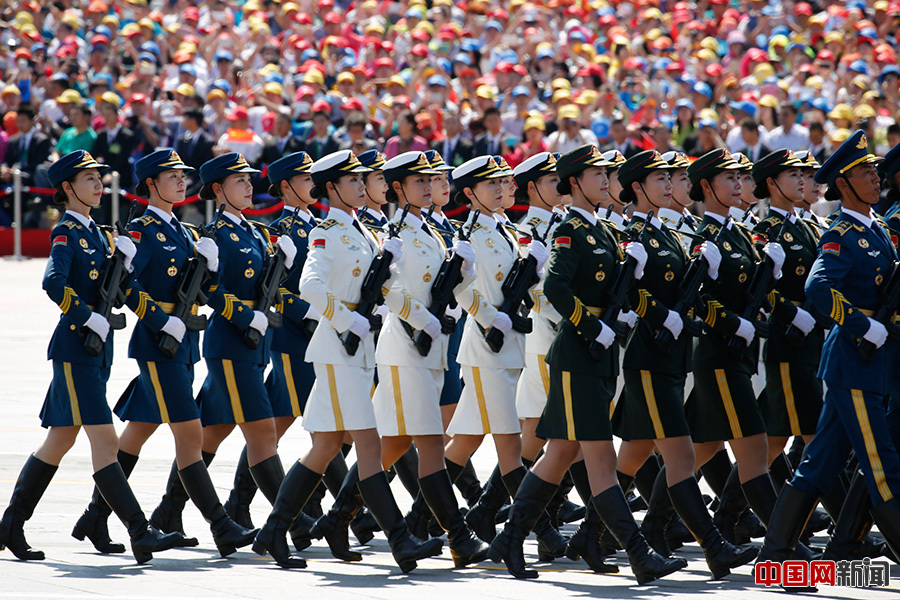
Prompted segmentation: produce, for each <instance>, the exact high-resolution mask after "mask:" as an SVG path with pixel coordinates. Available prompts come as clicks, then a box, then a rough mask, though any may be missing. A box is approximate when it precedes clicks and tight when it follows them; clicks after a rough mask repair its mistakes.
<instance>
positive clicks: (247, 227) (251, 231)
mask: <svg viewBox="0 0 900 600" xmlns="http://www.w3.org/2000/svg"><path fill="white" fill-rule="evenodd" d="M241 227H243V228H244V231H246V232H247V233H249V234H250V235H253V230H252V229H250V223H248V222H247V221H244V220H241Z"/></svg>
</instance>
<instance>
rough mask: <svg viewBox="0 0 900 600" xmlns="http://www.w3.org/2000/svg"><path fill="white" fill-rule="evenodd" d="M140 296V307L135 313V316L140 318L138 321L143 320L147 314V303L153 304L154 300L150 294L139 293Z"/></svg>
mask: <svg viewBox="0 0 900 600" xmlns="http://www.w3.org/2000/svg"><path fill="white" fill-rule="evenodd" d="M139 294H140V297H139V299H138V307H137V310H135V311H134V314H136V315H137V316H138V319H143V318H144V315H145V314H147V303H148V302H152V301H153V298H151V297H150V294H148V293H147V292H139Z"/></svg>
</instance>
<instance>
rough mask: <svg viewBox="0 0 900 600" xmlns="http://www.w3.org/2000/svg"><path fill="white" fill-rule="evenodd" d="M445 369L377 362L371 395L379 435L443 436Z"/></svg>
mask: <svg viewBox="0 0 900 600" xmlns="http://www.w3.org/2000/svg"><path fill="white" fill-rule="evenodd" d="M443 387H444V371H443V369H425V368H422V367H397V366H394V365H378V386H377V387H376V388H375V394H374V395H373V396H372V403H373V404H374V405H375V421H376V422H377V423H378V435H381V436H398V435H443V434H444V424H443V421H441V406H440V402H441V389H442V388H443Z"/></svg>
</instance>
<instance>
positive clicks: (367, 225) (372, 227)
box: [363, 221, 409, 233]
mask: <svg viewBox="0 0 900 600" xmlns="http://www.w3.org/2000/svg"><path fill="white" fill-rule="evenodd" d="M403 226H404V227H409V225H407V224H406V223H404V224H403ZM363 227H365V228H366V229H368V230H369V231H371V232H372V233H384V232H385V231H386V229H385V228H384V227H382V226H381V225H376V224H375V222H374V221H370V222H364V223H363Z"/></svg>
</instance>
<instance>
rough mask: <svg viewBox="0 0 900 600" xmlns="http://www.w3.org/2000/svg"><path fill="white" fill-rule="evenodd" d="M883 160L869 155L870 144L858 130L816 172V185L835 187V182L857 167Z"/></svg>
mask: <svg viewBox="0 0 900 600" xmlns="http://www.w3.org/2000/svg"><path fill="white" fill-rule="evenodd" d="M882 160H883V159H882V158H880V157H878V156H875V155H874V154H870V153H869V142H868V140H867V139H866V134H865V132H864V131H863V130H862V129H857V130H856V132H854V133H853V135H851V136H850V137H848V138H847V140H846V141H845V142H844V143H843V144H841V145H840V147H839V148H838V149H837V150H835V152H834V154H832V155H831V156H829V157H828V160H826V161H825V162H824V163H823V164H822V166H821V167H820V168H819V170H818V171H816V176H815V180H816V183H827V184H828V185H834V182H835V180H836V179H837V178H838V177H840V176H842V175H844V174H845V173H846V172H847V171H849V170H850V169H852V168H853V167H855V166H857V165H862V164H869V163H877V162H881V161H882Z"/></svg>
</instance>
